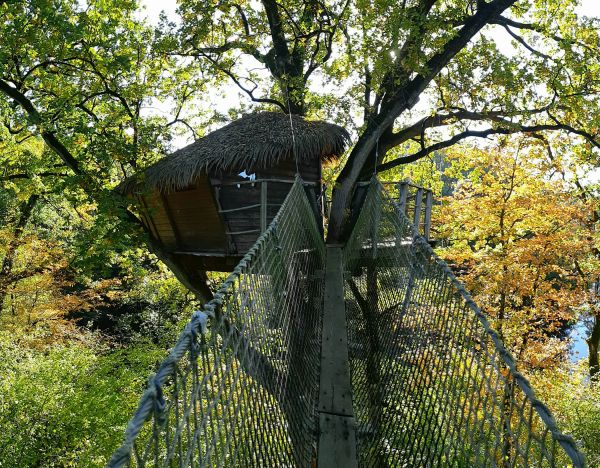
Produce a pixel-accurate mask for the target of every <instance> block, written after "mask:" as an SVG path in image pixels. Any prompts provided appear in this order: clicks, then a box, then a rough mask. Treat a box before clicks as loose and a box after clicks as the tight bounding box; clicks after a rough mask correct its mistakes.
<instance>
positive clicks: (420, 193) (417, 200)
mask: <svg viewBox="0 0 600 468" xmlns="http://www.w3.org/2000/svg"><path fill="white" fill-rule="evenodd" d="M422 203H423V189H422V188H420V187H419V188H418V189H417V194H416V195H415V216H414V218H413V224H414V225H415V228H416V229H417V232H419V230H420V229H419V225H420V224H421V205H422Z"/></svg>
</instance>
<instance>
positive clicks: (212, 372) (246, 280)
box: [109, 178, 325, 467]
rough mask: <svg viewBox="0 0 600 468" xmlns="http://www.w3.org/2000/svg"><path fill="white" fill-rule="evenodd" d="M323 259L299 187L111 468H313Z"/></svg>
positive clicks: (151, 398) (171, 366)
mask: <svg viewBox="0 0 600 468" xmlns="http://www.w3.org/2000/svg"><path fill="white" fill-rule="evenodd" d="M324 257H325V248H324V244H323V240H322V238H321V235H320V233H319V230H318V227H317V224H316V220H315V216H314V211H313V210H312V208H311V207H310V205H309V201H308V199H307V197H306V195H305V192H304V188H303V184H302V181H301V179H300V178H297V179H296V181H295V183H294V185H293V186H292V188H291V190H290V192H289V194H288V196H287V198H286V200H285V202H284V203H283V205H282V207H281V209H280V211H279V213H278V214H277V216H276V217H275V219H274V220H273V222H272V223H271V225H270V226H269V227H268V229H267V230H266V231H265V232H264V233H263V234H262V235H261V236H260V237H259V239H258V240H257V242H256V244H255V245H254V246H253V247H252V248H251V249H250V251H249V252H248V253H247V254H246V255H245V256H244V258H243V259H242V260H241V262H240V263H239V264H238V266H237V267H236V268H235V270H234V271H233V273H232V274H231V275H230V276H229V278H228V279H227V280H226V281H225V282H224V283H223V285H222V286H221V287H220V289H219V290H218V292H217V293H216V294H215V296H214V299H213V300H212V301H210V302H209V303H208V304H206V306H205V307H204V309H203V311H201V312H195V313H194V314H193V316H192V318H191V320H190V322H189V323H188V324H187V326H186V327H185V329H184V330H183V332H182V333H181V335H180V338H179V340H178V342H177V344H176V345H175V347H174V348H173V349H172V351H171V352H170V354H169V355H168V357H167V358H166V359H165V360H164V361H163V363H162V364H161V365H160V366H159V368H158V371H157V372H156V374H155V375H154V376H153V377H152V378H151V379H150V381H149V384H148V387H147V389H146V391H145V393H144V394H143V396H142V398H141V400H140V403H139V406H138V409H137V411H136V413H135V415H134V416H133V417H132V419H131V420H130V422H129V424H128V426H127V428H126V432H125V441H124V443H123V445H122V446H121V447H120V448H119V449H118V450H117V451H116V452H115V453H114V454H113V457H112V459H111V460H110V462H109V466H110V467H121V466H125V465H127V466H145V465H153V466H239V465H242V466H299V465H302V466H306V465H308V464H309V463H310V461H311V460H312V458H313V453H314V450H315V440H316V435H315V434H316V427H315V423H316V416H315V408H316V399H317V397H318V377H319V376H318V367H319V352H320V333H321V308H322V295H323V291H322V285H321V280H320V279H319V277H318V276H319V272H320V271H322V270H323V267H324Z"/></svg>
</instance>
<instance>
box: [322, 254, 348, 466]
mask: <svg viewBox="0 0 600 468" xmlns="http://www.w3.org/2000/svg"><path fill="white" fill-rule="evenodd" d="M323 311H324V313H323V334H322V345H321V381H320V389H319V407H318V410H319V450H318V459H317V464H318V466H319V468H330V467H344V468H346V467H348V468H355V467H357V466H358V461H357V457H356V423H355V421H354V415H353V408H352V386H351V382H350V367H349V363H348V332H347V326H346V306H345V302H344V278H343V272H342V249H341V248H340V247H337V246H335V247H334V246H328V247H327V266H326V271H325V301H324V305H323Z"/></svg>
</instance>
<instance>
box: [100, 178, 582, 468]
mask: <svg viewBox="0 0 600 468" xmlns="http://www.w3.org/2000/svg"><path fill="white" fill-rule="evenodd" d="M324 258H325V246H324V244H323V240H322V237H321V236H320V234H319V231H318V229H317V224H316V220H315V217H314V212H313V211H312V209H311V207H310V204H309V202H308V199H307V198H306V194H305V192H304V189H303V186H302V181H301V179H300V178H299V177H297V179H296V182H295V184H294V186H293V188H292V189H291V191H290V193H289V195H288V197H287V198H286V201H285V202H284V204H283V206H282V208H281V209H280V211H279V212H278V213H277V215H276V216H275V217H274V219H273V221H272V223H271V224H270V225H269V227H268V229H267V230H266V231H265V232H264V233H263V234H262V235H261V236H260V237H259V238H258V240H257V241H256V243H255V244H254V246H253V247H252V248H251V249H250V250H249V251H248V253H247V254H246V255H245V256H244V257H243V259H242V260H241V261H240V263H239V264H238V265H237V266H236V267H235V269H234V271H233V272H232V273H231V275H230V276H229V277H228V278H227V279H226V280H225V281H224V283H223V284H222V285H221V287H220V288H219V290H218V291H217V292H216V293H215V296H214V299H213V300H212V301H210V302H209V303H208V304H207V305H206V306H205V307H204V309H203V310H202V311H196V312H194V313H193V315H192V317H191V320H190V322H189V323H188V324H187V325H186V327H185V328H184V330H183V332H182V333H181V335H180V337H179V339H178V341H177V343H176V345H175V346H174V348H173V349H172V350H171V352H170V353H169V355H168V356H167V358H166V359H165V360H164V361H163V362H162V363H161V365H160V366H159V368H158V370H157V372H156V374H155V375H153V376H152V377H151V378H150V380H149V383H148V387H147V389H146V391H145V392H144V394H143V395H142V397H141V400H140V403H139V406H138V408H137V411H136V412H135V414H134V416H133V417H132V419H131V420H130V421H129V424H128V425H127V428H126V430H125V437H124V440H123V444H122V446H121V447H120V448H119V449H118V450H117V451H116V452H115V453H114V455H113V457H112V459H111V461H110V463H109V466H111V467H121V466H124V465H127V464H129V465H130V466H149V465H152V466H171V465H173V466H175V465H176V466H311V465H313V464H314V462H315V460H314V459H313V453H314V450H315V447H316V445H315V444H316V436H317V434H318V430H317V427H316V425H315V421H316V420H317V417H316V416H317V415H316V412H315V410H316V405H317V397H318V395H317V394H318V381H319V361H320V334H321V312H322V298H323V281H322V271H323V269H324ZM343 263H344V272H345V277H346V287H345V292H344V293H345V299H346V307H347V309H346V312H347V323H348V342H349V350H348V352H349V357H350V366H351V377H352V388H353V404H354V414H355V418H356V421H357V425H358V427H357V438H358V440H357V443H358V454H359V457H360V461H361V464H362V465H364V466H381V465H390V466H398V465H400V466H438V465H446V466H447V465H452V466H463V465H464V466H467V465H476V466H479V465H486V466H487V465H492V466H523V465H525V466H527V465H529V466H532V465H535V466H538V465H543V466H564V465H567V464H572V465H573V466H576V467H580V466H583V465H584V459H583V456H582V455H581V453H580V452H579V451H578V448H577V445H576V444H575V442H574V441H573V440H572V439H571V438H570V437H568V436H566V435H564V434H562V433H561V432H560V430H559V429H558V427H557V425H556V421H555V420H554V418H553V417H552V414H551V413H550V411H549V410H548V408H547V407H546V406H544V404H543V403H542V402H540V401H539V400H537V399H536V397H535V393H534V392H533V389H532V388H531V386H530V384H529V382H528V381H527V379H526V378H525V377H524V376H523V375H521V374H520V373H519V372H518V371H517V366H516V362H515V360H514V359H513V357H512V356H511V354H510V353H509V352H508V351H507V350H506V348H505V347H504V345H503V343H502V341H501V340H500V338H499V336H498V335H497V334H496V333H495V332H494V330H493V329H492V328H491V326H490V323H489V321H488V319H487V317H486V316H485V314H484V313H483V312H482V311H481V310H480V309H479V308H478V307H477V305H476V304H475V303H474V302H473V299H472V298H471V296H470V295H469V293H468V292H467V291H466V290H465V288H464V286H463V285H462V283H460V281H458V279H457V278H456V277H455V276H454V274H453V273H452V271H451V270H450V268H449V266H448V265H447V264H446V263H445V262H443V261H442V260H441V259H439V258H438V257H437V256H436V255H435V253H434V252H433V250H432V248H431V246H430V245H429V243H428V242H427V240H426V239H425V238H424V237H423V236H421V235H420V234H419V233H418V227H416V226H413V225H412V224H411V222H410V221H409V219H408V218H407V217H406V215H405V213H403V212H401V210H400V207H399V206H398V205H397V204H396V203H395V202H394V200H393V199H391V198H390V197H389V196H388V195H387V193H386V192H385V191H384V190H383V187H382V185H381V184H380V183H379V182H378V181H377V180H376V178H375V177H373V179H372V182H371V185H370V187H369V192H368V194H367V198H366V200H365V203H364V206H363V209H362V210H361V213H360V215H359V217H358V220H357V222H356V225H355V228H354V231H353V233H352V235H351V236H350V238H349V240H348V242H347V244H346V246H345V248H344V261H343Z"/></svg>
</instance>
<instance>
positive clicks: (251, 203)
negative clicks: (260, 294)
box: [117, 112, 349, 296]
mask: <svg viewBox="0 0 600 468" xmlns="http://www.w3.org/2000/svg"><path fill="white" fill-rule="evenodd" d="M292 122H293V138H292V126H291V125H290V116H289V115H286V114H283V113H274V112H260V113H255V114H250V115H246V116H244V117H242V118H241V119H239V120H236V121H234V122H232V123H230V124H228V125H226V126H224V127H223V128H221V129H219V130H216V131H214V132H212V133H210V134H208V135H206V136H205V137H203V138H201V139H199V140H197V141H196V142H194V143H192V144H191V145H189V146H187V147H185V148H182V149H180V150H178V151H176V152H174V153H173V154H171V155H169V156H166V157H165V158H163V159H161V160H160V161H158V162H157V163H155V164H154V165H152V166H150V167H148V168H147V169H146V170H144V171H143V172H141V173H140V174H136V175H135V176H134V177H132V178H130V179H128V180H126V181H125V182H123V183H122V184H121V185H119V187H117V190H118V191H119V192H120V193H122V194H125V195H127V196H128V197H130V198H131V199H132V200H134V201H135V202H136V203H137V206H138V210H139V212H140V217H141V219H142V222H143V223H144V225H145V227H146V229H147V231H148V233H149V234H150V235H151V236H152V238H153V240H154V241H155V243H157V244H158V245H160V246H161V250H163V251H165V252H167V253H168V255H169V257H170V259H171V261H172V262H173V263H175V264H176V266H177V268H178V269H179V270H182V271H183V272H184V273H185V275H186V276H187V279H188V282H189V283H193V284H196V285H198V287H199V289H200V290H204V294H203V295H204V296H207V295H208V290H207V288H206V271H231V270H233V268H234V267H235V265H237V263H238V262H239V260H240V259H241V257H242V256H243V255H244V254H245V253H246V252H247V251H248V250H249V249H250V247H251V246H252V245H253V244H254V242H255V241H256V239H257V238H258V236H259V235H260V234H261V232H263V231H264V230H265V229H266V228H267V226H268V225H269V223H270V222H271V220H272V219H273V218H274V216H275V215H276V214H277V211H278V210H279V207H280V206H281V204H282V203H283V201H284V199H285V197H286V195H287V193H288V192H289V190H290V188H291V186H292V184H293V182H294V179H295V174H296V172H297V171H298V172H299V173H300V176H301V177H302V179H303V180H304V182H305V189H306V191H307V194H308V196H309V199H310V201H311V204H312V206H313V207H314V210H315V216H316V217H317V219H318V223H319V225H322V219H323V218H322V214H321V185H322V183H321V167H322V163H323V162H324V161H327V160H331V159H334V158H336V157H337V156H338V155H340V154H341V153H342V152H343V151H344V149H345V147H346V144H347V141H348V139H349V135H348V133H347V132H346V130H344V129H343V128H342V127H339V126H337V125H333V124H329V123H326V122H320V121H308V120H304V119H303V118H302V117H300V116H295V115H294V116H292Z"/></svg>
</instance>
